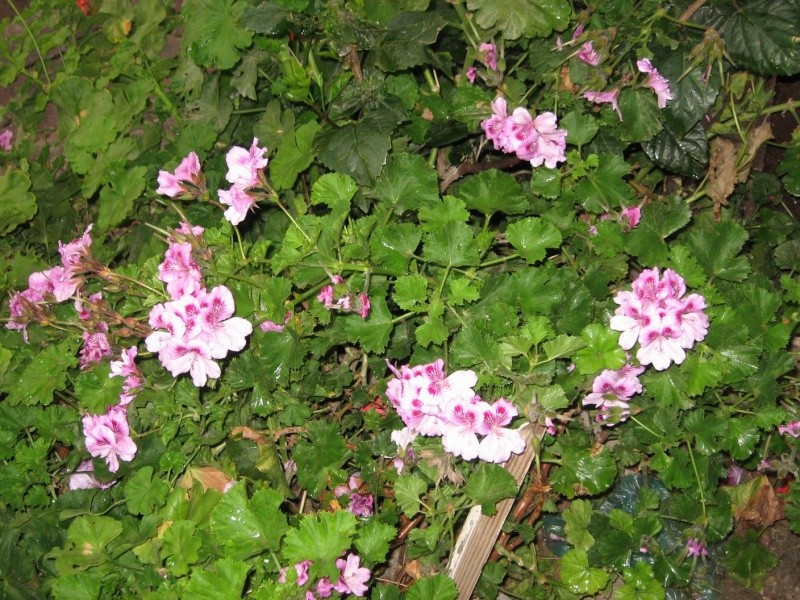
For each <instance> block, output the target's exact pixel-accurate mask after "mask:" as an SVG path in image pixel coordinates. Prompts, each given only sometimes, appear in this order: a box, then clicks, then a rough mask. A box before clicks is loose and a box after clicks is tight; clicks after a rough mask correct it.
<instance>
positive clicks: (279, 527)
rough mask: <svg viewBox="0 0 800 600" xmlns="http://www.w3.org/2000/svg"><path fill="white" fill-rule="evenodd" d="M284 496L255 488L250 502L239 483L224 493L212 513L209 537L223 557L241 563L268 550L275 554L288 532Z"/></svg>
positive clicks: (269, 490)
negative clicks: (222, 550) (223, 552)
mask: <svg viewBox="0 0 800 600" xmlns="http://www.w3.org/2000/svg"><path fill="white" fill-rule="evenodd" d="M282 502H283V496H282V495H281V494H280V493H278V492H277V491H275V490H273V489H265V488H261V489H258V490H257V491H256V492H255V493H254V494H253V497H252V499H248V497H247V486H246V485H245V483H244V482H239V483H237V484H236V485H234V486H233V487H232V488H231V489H230V490H228V491H227V492H226V493H225V494H223V496H222V498H221V499H220V501H219V502H218V503H217V505H216V506H215V507H214V510H213V511H212V513H211V527H210V531H211V535H212V536H213V537H214V539H215V540H216V541H217V543H218V544H219V545H220V546H222V547H224V548H225V551H226V556H230V557H231V558H233V559H235V560H238V561H242V560H245V559H247V558H250V557H251V556H255V555H257V554H261V553H262V552H266V551H267V550H273V551H277V550H278V549H279V548H280V545H281V540H282V539H283V535H284V533H285V532H286V530H287V529H288V524H287V522H286V517H285V516H284V514H283V513H282V512H281V508H280V507H281V503H282Z"/></svg>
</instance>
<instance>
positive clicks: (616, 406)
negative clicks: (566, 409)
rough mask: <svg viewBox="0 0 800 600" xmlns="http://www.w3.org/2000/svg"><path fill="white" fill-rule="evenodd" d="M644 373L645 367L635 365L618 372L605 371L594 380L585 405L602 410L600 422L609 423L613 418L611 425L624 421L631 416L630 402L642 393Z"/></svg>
mask: <svg viewBox="0 0 800 600" xmlns="http://www.w3.org/2000/svg"><path fill="white" fill-rule="evenodd" d="M643 372H644V367H634V366H633V365H625V366H624V367H622V368H621V369H619V370H617V371H612V370H605V371H603V372H602V373H600V375H598V376H597V377H595V378H594V381H593V382H592V393H591V394H588V395H587V396H586V398H584V399H583V405H584V406H594V407H596V408H598V409H599V410H600V414H598V415H597V420H598V421H608V420H609V419H611V418H613V421H612V422H611V423H609V424H614V423H618V422H620V421H624V420H625V419H627V417H628V415H629V414H630V410H629V409H630V406H629V405H628V400H630V398H631V396H633V395H634V394H639V393H641V391H642V384H641V383H640V382H639V375H641V374H642V373H643Z"/></svg>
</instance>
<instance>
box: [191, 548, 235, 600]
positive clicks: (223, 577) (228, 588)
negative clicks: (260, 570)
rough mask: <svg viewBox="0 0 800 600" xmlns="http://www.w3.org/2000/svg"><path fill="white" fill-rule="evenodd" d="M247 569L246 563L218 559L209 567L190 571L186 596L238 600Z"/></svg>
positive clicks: (204, 599)
mask: <svg viewBox="0 0 800 600" xmlns="http://www.w3.org/2000/svg"><path fill="white" fill-rule="evenodd" d="M249 571H250V566H249V565H248V564H247V563H243V562H239V561H236V560H234V559H232V558H223V559H220V560H218V561H217V562H215V563H213V564H212V565H210V567H206V568H204V569H195V570H193V571H192V576H191V577H190V578H189V583H188V585H187V586H186V596H188V597H191V598H194V599H196V600H239V599H240V598H241V597H242V592H243V591H244V584H245V581H246V580H247V573H248V572H249Z"/></svg>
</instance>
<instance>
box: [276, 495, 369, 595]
mask: <svg viewBox="0 0 800 600" xmlns="http://www.w3.org/2000/svg"><path fill="white" fill-rule="evenodd" d="M355 533H356V518H355V516H353V515H352V514H351V513H349V512H347V511H343V510H337V511H336V512H321V513H318V514H316V515H306V516H305V517H303V520H302V521H300V527H299V529H290V530H289V533H287V534H286V545H285V547H284V551H283V553H284V555H285V556H286V558H287V559H288V560H289V561H290V562H293V563H298V562H300V561H303V560H310V561H312V562H313V563H314V565H313V567H312V568H313V569H314V572H315V573H316V574H317V575H319V576H324V577H328V578H330V579H335V578H336V577H338V575H337V573H338V570H337V569H336V566H335V564H334V561H335V560H336V559H337V558H339V557H340V556H341V555H342V553H344V551H345V550H347V549H348V548H349V547H350V544H351V543H352V539H353V536H354V535H355Z"/></svg>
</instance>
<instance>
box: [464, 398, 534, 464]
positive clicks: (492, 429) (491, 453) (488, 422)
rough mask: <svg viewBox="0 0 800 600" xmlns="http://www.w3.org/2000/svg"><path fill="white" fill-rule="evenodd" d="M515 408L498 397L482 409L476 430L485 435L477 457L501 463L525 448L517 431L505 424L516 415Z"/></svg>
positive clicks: (523, 441)
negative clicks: (485, 408)
mask: <svg viewBox="0 0 800 600" xmlns="http://www.w3.org/2000/svg"><path fill="white" fill-rule="evenodd" d="M517 414H518V413H517V409H516V408H515V407H514V405H513V404H511V403H510V402H509V401H508V400H506V399H504V398H500V399H498V400H496V401H495V402H494V404H492V405H491V406H490V407H489V409H488V410H484V411H483V415H482V418H481V420H480V422H479V423H478V424H477V427H476V429H477V431H478V433H480V434H481V435H483V436H485V437H484V438H483V439H482V440H481V442H480V445H479V448H478V458H480V459H481V460H485V461H486V462H493V463H503V462H506V461H507V460H508V459H509V458H510V457H511V455H512V454H520V453H521V452H522V451H524V450H525V440H524V439H522V435H520V433H519V431H517V430H516V429H508V428H506V427H505V426H506V425H508V424H509V423H511V419H512V418H513V417H515V416H517Z"/></svg>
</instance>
